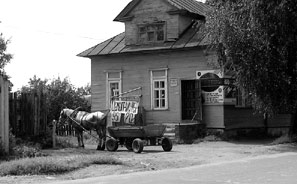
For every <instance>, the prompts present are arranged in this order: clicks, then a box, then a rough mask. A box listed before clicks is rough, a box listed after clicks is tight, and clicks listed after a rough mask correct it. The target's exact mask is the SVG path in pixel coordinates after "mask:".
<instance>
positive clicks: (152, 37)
mask: <svg viewBox="0 0 297 184" xmlns="http://www.w3.org/2000/svg"><path fill="white" fill-rule="evenodd" d="M164 40H165V22H158V23H153V24H142V25H138V41H139V43H151V42H162V41H164Z"/></svg>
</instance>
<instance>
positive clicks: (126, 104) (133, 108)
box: [110, 100, 139, 125]
mask: <svg viewBox="0 0 297 184" xmlns="http://www.w3.org/2000/svg"><path fill="white" fill-rule="evenodd" d="M138 106H139V103H138V102H136V101H120V100H119V101H117V100H116V101H112V103H111V109H110V112H111V121H112V122H120V121H121V116H122V115H123V117H124V123H125V124H131V125H133V124H135V115H136V114H137V113H138Z"/></svg>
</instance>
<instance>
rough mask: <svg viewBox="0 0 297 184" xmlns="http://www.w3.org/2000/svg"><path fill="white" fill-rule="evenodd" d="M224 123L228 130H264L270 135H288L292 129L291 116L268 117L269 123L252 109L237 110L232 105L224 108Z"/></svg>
mask: <svg viewBox="0 0 297 184" xmlns="http://www.w3.org/2000/svg"><path fill="white" fill-rule="evenodd" d="M224 121H225V127H226V130H235V131H236V130H240V129H241V130H243V129H246V130H253V129H263V132H264V131H267V132H266V133H268V134H269V135H273V136H280V135H282V134H286V133H288V131H289V128H290V122H291V115H290V114H278V115H275V116H273V117H268V119H267V123H265V121H264V116H263V115H262V114H257V113H255V112H254V110H253V109H252V108H237V107H235V106H232V105H226V106H224Z"/></svg>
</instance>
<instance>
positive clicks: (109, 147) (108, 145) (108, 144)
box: [106, 138, 119, 151]
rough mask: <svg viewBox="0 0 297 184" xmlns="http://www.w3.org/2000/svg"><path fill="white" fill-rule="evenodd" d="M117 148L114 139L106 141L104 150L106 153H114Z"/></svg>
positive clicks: (117, 145)
mask: <svg viewBox="0 0 297 184" xmlns="http://www.w3.org/2000/svg"><path fill="white" fill-rule="evenodd" d="M118 147H119V144H118V141H117V140H116V139H114V138H110V139H107V141H106V149H107V150H108V151H116V150H117V149H118Z"/></svg>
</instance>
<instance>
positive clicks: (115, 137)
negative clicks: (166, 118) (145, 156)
mask: <svg viewBox="0 0 297 184" xmlns="http://www.w3.org/2000/svg"><path fill="white" fill-rule="evenodd" d="M165 129H166V126H165V125H148V126H121V127H108V132H109V134H110V136H111V137H110V138H109V139H107V141H106V148H107V150H108V151H116V150H117V149H118V146H119V145H122V146H126V148H127V149H128V150H131V151H132V150H133V151H134V152H135V153H141V152H142V151H143V148H144V146H157V145H160V146H162V148H163V150H164V151H171V150H172V141H171V140H170V139H169V138H167V137H164V132H165Z"/></svg>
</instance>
